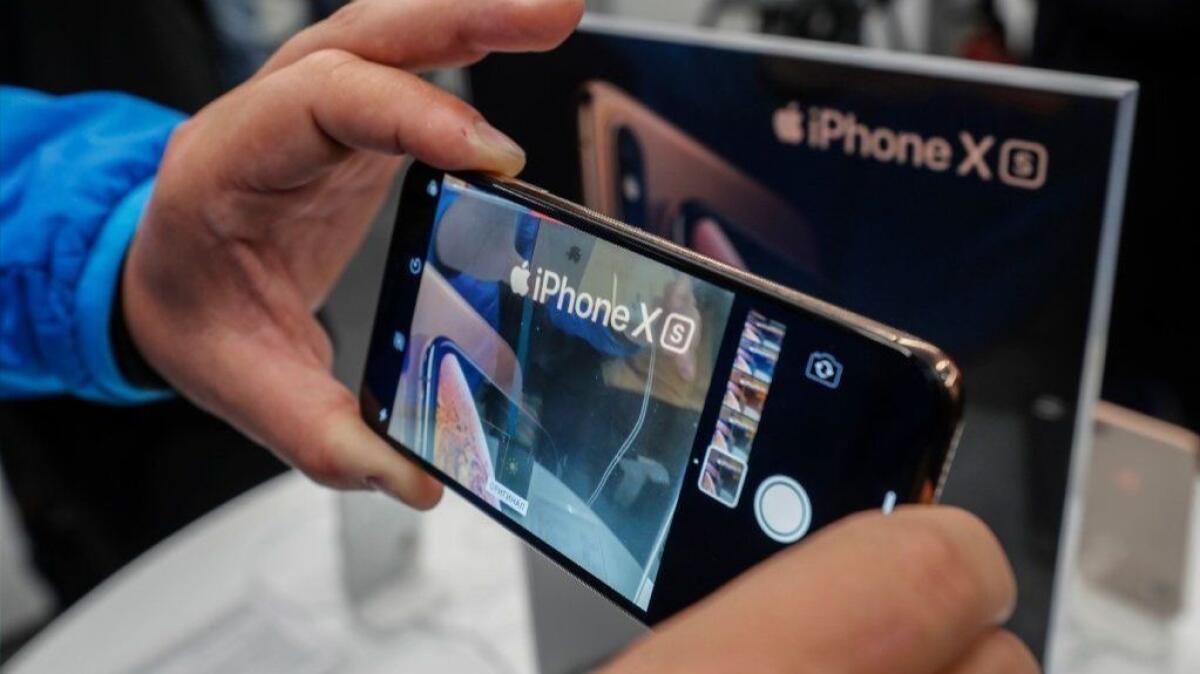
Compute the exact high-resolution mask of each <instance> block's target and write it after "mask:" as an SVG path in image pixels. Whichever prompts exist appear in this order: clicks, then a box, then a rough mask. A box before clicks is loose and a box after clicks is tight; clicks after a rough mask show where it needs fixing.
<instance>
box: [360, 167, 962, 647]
mask: <svg viewBox="0 0 1200 674" xmlns="http://www.w3.org/2000/svg"><path fill="white" fill-rule="evenodd" d="M812 354H822V355H821V359H822V360H821V363H822V365H821V367H820V368H815V369H814V366H812V365H810V360H811V356H812ZM835 369H836V376H835V375H834V370H835ZM363 382H364V383H363V388H362V392H361V404H362V413H363V416H364V418H365V419H366V420H367V421H368V422H369V423H370V424H371V425H372V427H373V428H375V429H376V430H377V431H378V432H379V433H380V435H381V436H382V437H384V438H385V439H387V440H388V441H389V442H390V443H391V444H392V445H393V446H394V447H396V448H397V450H398V451H401V452H403V453H405V454H406V455H408V456H409V457H411V458H413V459H415V460H417V461H419V462H420V463H421V465H423V466H424V467H425V468H426V469H428V470H429V471H430V472H431V473H433V474H434V475H436V476H437V477H439V478H440V479H441V480H442V481H443V482H445V483H446V484H447V485H448V486H449V487H450V488H452V489H453V490H455V491H456V492H457V493H459V494H460V495H462V496H463V497H465V498H467V499H468V500H470V501H471V502H472V503H473V504H475V505H476V506H478V507H479V508H480V509H482V510H483V511H484V512H485V513H487V514H488V515H489V516H490V517H492V518H493V519H494V520H495V521H497V522H498V523H500V524H502V525H504V526H505V527H507V528H508V529H509V530H510V531H512V532H513V533H515V534H517V535H519V536H521V537H522V538H523V539H524V540H525V541H527V542H528V543H529V544H530V545H532V546H534V547H535V548H537V549H538V550H539V551H541V552H542V553H544V554H546V555H548V556H549V557H551V558H552V559H553V560H555V561H556V562H558V563H559V564H561V565H562V566H564V567H565V568H566V569H568V570H569V571H571V572H572V573H574V574H575V575H576V576H578V577H579V578H580V579H581V580H583V581H584V582H585V583H587V584H588V585H589V586H591V587H592V588H594V589H595V590H596V591H598V592H600V593H601V594H603V595H604V596H606V597H608V598H609V599H611V600H612V601H614V602H615V603H617V604H618V605H620V606H621V607H622V608H624V609H625V610H627V611H628V612H630V613H631V614H632V615H633V616H635V617H636V618H638V619H639V620H641V621H643V622H645V623H647V624H654V623H656V622H658V621H660V620H662V619H664V618H666V617H668V616H670V615H672V614H674V613H675V612H677V611H679V610H681V609H683V608H685V607H686V606H688V605H690V604H692V603H694V602H695V601H697V600H699V599H700V598H702V597H703V596H705V595H706V594H708V593H709V592H711V591H712V590H714V589H715V588H717V587H719V586H720V585H721V584H723V583H724V582H726V581H728V580H729V579H731V578H733V577H734V576H736V575H738V574H739V573H741V572H742V571H744V570H746V569H747V568H749V567H750V566H753V565H754V564H756V563H758V562H759V561H761V560H763V559H765V558H766V557H768V556H770V555H771V554H773V553H774V552H777V551H778V550H779V549H780V548H781V547H782V546H784V545H788V544H791V543H793V542H796V541H798V540H802V539H803V538H804V537H805V536H806V535H807V534H808V532H810V531H812V530H816V529H818V528H820V527H822V526H825V525H827V524H829V523H830V522H833V521H835V520H836V519H838V518H840V517H843V516H845V515H848V514H850V513H853V512H856V511H859V510H865V509H871V508H880V507H882V506H883V504H884V503H885V502H887V500H888V499H892V501H893V502H895V501H897V500H898V501H899V502H901V503H905V502H928V501H931V500H933V499H934V498H935V497H936V493H937V491H938V489H939V487H940V484H941V482H942V480H943V479H944V476H945V473H946V467H947V465H948V463H949V457H950V455H951V451H950V450H951V448H952V446H953V443H954V440H955V438H956V433H957V429H958V426H959V415H960V411H959V410H960V406H961V392H960V382H959V378H958V372H957V369H956V368H955V366H954V364H953V363H952V361H951V360H950V359H949V358H948V357H946V356H945V355H944V354H942V353H941V352H940V351H938V350H937V349H936V348H935V347H933V346H931V345H929V344H927V343H925V342H923V341H921V340H919V339H917V338H915V337H911V336H909V335H905V334H903V333H901V332H899V331H896V330H893V329H891V328H887V327H886V326H882V325H879V324H877V323H874V322H872V321H870V320H868V319H865V318H862V317H859V316H855V315H853V314H851V313H849V312H846V311H844V310H841V309H839V308H836V307H833V306H831V305H828V304H825V303H822V302H819V301H817V300H814V299H812V298H809V297H807V296H804V295H801V294H799V293H796V292H794V291H791V290H788V289H785V288H782V287H780V286H775V285H772V284H770V283H768V282H766V281H763V280H762V279H759V278H757V277H753V276H750V275H748V274H745V273H744V272H740V271H737V270H735V269H733V268H730V267H726V266H724V265H721V264H719V263H717V262H715V261H712V260H708V259H706V258H702V257H700V256H698V255H696V254H695V253H692V252H690V251H687V250H686V249H683V248H680V247H678V246H676V245H674V244H671V243H669V242H667V241H664V240H661V239H658V238H657V237H654V236H652V235H649V234H646V233H644V232H640V231H638V230H635V229H633V228H630V227H628V226H626V225H623V224H621V223H618V222H615V221H612V220H609V219H608V218H605V217H604V216H601V215H599V214H596V213H594V212H591V211H588V210H587V209H585V208H583V207H581V206H577V205H575V204H571V203H569V202H566V201H563V200H560V199H557V198H556V197H553V196H551V195H549V194H546V193H545V192H542V191H540V190H538V189H537V188H535V187H532V186H529V185H525V184H524V183H521V182H519V181H515V180H511V179H505V178H499V177H492V176H486V175H480V174H470V173H464V174H452V173H445V172H441V171H437V170H434V169H432V168H429V167H426V166H423V165H420V164H415V165H413V166H412V167H411V168H410V169H409V172H408V175H407V177H406V179H405V183H404V186H403V189H402V194H401V204H400V209H399V212H398V214H397V220H396V228H395V231H394V234H393V239H392V244H391V248H390V251H389V261H388V265H387V270H386V272H385V277H384V280H383V287H382V290H381V293H380V300H379V306H378V310H377V313H376V319H375V327H374V331H373V335H372V341H371V346H370V349H369V353H368V358H367V364H366V371H365V373H364V379H363ZM889 507H890V506H889Z"/></svg>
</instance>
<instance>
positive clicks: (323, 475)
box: [297, 443, 346, 488]
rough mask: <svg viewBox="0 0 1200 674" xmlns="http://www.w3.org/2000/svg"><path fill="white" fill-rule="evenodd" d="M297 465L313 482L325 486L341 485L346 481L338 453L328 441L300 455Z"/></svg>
mask: <svg viewBox="0 0 1200 674" xmlns="http://www.w3.org/2000/svg"><path fill="white" fill-rule="evenodd" d="M297 467H298V468H299V469H300V470H301V471H302V472H303V473H304V474H305V475H307V476H309V477H310V478H312V480H313V481H314V482H318V483H320V484H322V485H325V486H326V487H335V488H336V487H341V486H343V485H345V483H346V474H345V469H344V467H343V466H342V462H341V457H340V453H339V452H338V451H337V450H336V449H335V448H334V447H333V446H332V445H330V444H329V443H322V444H321V445H319V446H317V447H315V448H313V449H312V450H310V451H308V452H307V453H305V454H304V455H302V456H301V457H300V459H299V460H298V461H297Z"/></svg>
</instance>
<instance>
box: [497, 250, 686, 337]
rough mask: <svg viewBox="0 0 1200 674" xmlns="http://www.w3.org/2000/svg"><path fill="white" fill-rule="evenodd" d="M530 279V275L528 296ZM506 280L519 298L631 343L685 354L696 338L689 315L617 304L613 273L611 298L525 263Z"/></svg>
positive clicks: (617, 281) (616, 283)
mask: <svg viewBox="0 0 1200 674" xmlns="http://www.w3.org/2000/svg"><path fill="white" fill-rule="evenodd" d="M530 276H533V288H532V290H533V292H532V294H531V293H530V284H529V279H530ZM508 281H509V286H510V287H511V288H512V291H513V293H515V294H517V295H519V296H521V297H529V298H530V299H532V300H533V301H534V302H537V303H538V304H548V303H551V304H553V305H554V307H555V308H556V309H557V310H558V311H565V312H567V313H569V314H572V315H574V316H577V317H578V318H581V319H583V320H585V321H591V322H592V323H595V324H597V325H601V326H603V327H606V328H609V329H611V330H612V331H614V332H616V333H618V334H622V335H625V336H627V337H629V338H630V339H631V340H632V341H634V342H639V341H643V342H644V343H645V344H646V345H648V346H653V345H654V344H655V343H657V344H658V345H659V346H661V347H662V348H663V349H665V350H667V351H670V352H671V353H686V352H687V351H688V349H690V348H691V346H692V341H693V338H694V337H695V336H696V320H695V319H694V318H692V317H691V316H686V315H684V314H681V313H678V312H674V311H672V312H669V313H666V314H665V316H664V311H663V309H662V307H653V308H651V306H650V305H648V304H646V303H645V302H638V303H637V304H636V306H634V307H633V308H631V307H630V306H629V305H626V304H622V303H620V302H618V301H617V300H616V295H617V286H618V285H619V280H618V278H617V276H616V274H614V275H613V277H612V297H597V296H593V295H592V294H590V293H587V292H583V291H579V290H577V289H576V288H574V287H572V286H571V280H570V279H569V278H568V277H567V276H566V275H565V274H559V273H558V272H555V271H552V270H550V269H543V268H541V267H538V268H537V271H536V272H533V271H531V270H530V268H529V262H528V261H526V262H524V263H522V264H521V265H519V266H514V267H513V268H512V271H511V272H510V273H509V276H508Z"/></svg>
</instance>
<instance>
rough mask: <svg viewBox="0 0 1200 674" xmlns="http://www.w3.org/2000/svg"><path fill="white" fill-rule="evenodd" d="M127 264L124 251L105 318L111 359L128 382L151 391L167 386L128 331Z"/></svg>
mask: <svg viewBox="0 0 1200 674" xmlns="http://www.w3.org/2000/svg"><path fill="white" fill-rule="evenodd" d="M128 265H129V255H128V253H126V255H125V259H124V260H123V261H122V262H121V270H120V272H119V273H118V276H117V289H116V292H115V293H114V294H113V310H112V315H111V319H110V321H109V330H108V334H109V341H110V342H111V344H112V350H113V358H114V359H115V360H116V364H117V369H118V370H119V371H120V373H121V375H122V376H124V377H125V380H126V381H128V382H129V383H130V384H131V385H133V386H135V387H137V388H141V389H151V390H158V389H165V388H169V386H168V384H167V382H166V380H165V379H163V378H162V376H161V375H159V374H158V372H157V371H156V370H155V369H154V368H153V367H152V366H151V365H150V363H149V362H147V361H146V358H145V357H144V356H143V355H142V351H141V349H139V348H138V345H137V342H135V341H134V339H133V334H132V333H131V332H130V325H129V319H128V317H127V316H126V310H127V301H126V293H125V286H126V284H127V283H128V280H127V276H128V274H127V272H128V269H127V267H128Z"/></svg>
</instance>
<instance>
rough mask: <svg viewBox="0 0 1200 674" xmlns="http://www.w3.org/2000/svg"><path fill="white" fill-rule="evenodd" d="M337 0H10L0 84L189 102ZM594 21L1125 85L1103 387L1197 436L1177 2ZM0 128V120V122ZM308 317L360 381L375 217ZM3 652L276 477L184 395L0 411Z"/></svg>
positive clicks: (704, 9)
mask: <svg viewBox="0 0 1200 674" xmlns="http://www.w3.org/2000/svg"><path fill="white" fill-rule="evenodd" d="M339 4H341V3H340V2H338V1H337V0H207V1H206V0H116V1H114V2H109V3H95V2H87V1H85V0H6V2H4V3H3V5H2V6H0V82H3V83H5V84H14V85H19V86H26V87H31V88H35V89H40V90H43V91H49V92H54V93H70V92H76V91H85V90H94V89H116V90H121V91H126V92H129V93H132V94H135V95H138V96H142V97H145V98H148V99H150V100H154V101H157V102H159V103H162V104H163V105H167V106H170V107H174V108H177V109H180V110H183V111H185V112H195V111H196V110H198V109H199V108H200V107H202V106H203V105H205V104H206V103H207V102H208V101H211V100H212V99H214V98H215V97H217V96H219V95H220V94H221V93H223V92H224V91H227V90H228V89H230V88H232V87H234V86H237V84H238V83H239V82H241V81H243V80H244V79H245V78H247V77H248V76H249V75H251V74H252V73H253V72H254V70H255V69H256V68H257V67H258V65H259V64H260V63H261V62H262V61H263V60H264V59H265V58H266V57H267V56H268V55H269V54H270V53H271V52H272V51H273V50H274V49H275V48H276V47H278V46H279V45H280V44H281V43H282V42H283V41H284V40H286V39H287V38H288V37H289V36H290V35H292V34H293V33H295V32H296V31H297V30H299V29H301V28H302V27H303V26H305V25H307V24H309V23H312V22H313V21H316V20H319V19H321V18H322V17H324V16H327V15H328V14H329V13H330V12H332V11H335V10H336V8H337V6H338V5H339ZM588 4H589V7H590V8H591V9H592V10H594V11H598V12H609V13H618V14H623V15H631V16H639V17H644V18H651V19H657V20H663V21H670V22H677V23H683V24H691V25H707V26H717V27H721V28H725V29H729V30H737V31H750V32H766V33H774V34H781V35H790V36H797V37H805V38H810V39H815V40H822V41H833V42H841V43H848V44H861V45H866V46H869V47H873V48H879V49H886V50H896V51H907V52H920V53H930V54H938V55H945V56H951V57H956V58H963V59H974V60H984V61H994V62H1003V63H1017V64H1025V65H1032V66H1035V67H1045V68H1053V69H1059V70H1066V71H1072V72H1082V73H1093V74H1101V75H1110V76H1116V77H1122V78H1128V79H1132V80H1136V81H1138V82H1139V83H1140V85H1141V92H1140V95H1139V101H1138V113H1137V125H1136V135H1135V140H1134V145H1133V148H1134V149H1133V156H1132V166H1131V170H1130V174H1129V175H1130V177H1129V190H1128V193H1127V198H1126V209H1125V219H1124V225H1123V231H1122V241H1121V252H1120V261H1119V266H1118V273H1117V282H1116V294H1115V299H1114V310H1113V318H1112V324H1111V329H1110V333H1109V341H1108V358H1107V364H1106V368H1105V380H1104V390H1103V397H1104V398H1105V399H1106V400H1109V401H1112V402H1116V403H1119V404H1121V405H1123V406H1125V407H1128V408H1131V409H1134V410H1138V411H1141V412H1144V413H1146V414H1148V415H1151V416H1153V417H1156V418H1158V419H1161V420H1165V421H1168V422H1171V423H1173V424H1177V425H1180V426H1183V427H1186V428H1190V429H1192V430H1196V431H1200V358H1197V357H1196V356H1195V355H1194V354H1193V347H1194V344H1195V341H1196V340H1195V338H1194V337H1192V336H1191V334H1190V332H1187V331H1186V326H1187V325H1190V324H1191V316H1190V315H1189V314H1190V313H1191V312H1190V311H1189V310H1188V309H1187V307H1188V306H1191V305H1194V302H1192V301H1187V300H1185V301H1183V302H1181V301H1180V297H1181V296H1182V297H1185V298H1186V297H1187V295H1186V294H1185V293H1187V291H1188V290H1189V289H1191V288H1195V287H1196V281H1195V279H1194V278H1192V271H1191V270H1192V269H1193V268H1194V264H1193V259H1192V258H1193V256H1194V255H1195V253H1194V251H1196V250H1197V243H1200V241H1198V239H1200V234H1198V233H1197V228H1196V227H1195V226H1194V225H1193V224H1192V221H1193V220H1194V218H1190V217H1188V216H1187V215H1186V214H1187V213H1190V212H1191V211H1190V209H1189V208H1188V207H1189V206H1190V194H1189V192H1188V190H1187V186H1185V185H1184V180H1185V179H1186V178H1188V177H1190V175H1194V171H1193V172H1190V174H1189V172H1188V171H1182V170H1178V169H1179V167H1180V166H1181V165H1182V157H1184V156H1189V155H1190V150H1189V148H1190V147H1191V146H1192V145H1194V142H1195V141H1194V140H1190V139H1182V138H1181V136H1184V135H1187V134H1186V133H1185V131H1184V130H1185V129H1187V128H1188V127H1187V126H1186V124H1185V120H1184V114H1185V111H1188V110H1190V106H1189V105H1187V104H1186V100H1185V97H1187V96H1188V95H1189V94H1190V93H1191V92H1190V87H1188V86H1187V83H1188V82H1191V81H1194V78H1195V75H1194V73H1193V72H1190V71H1187V72H1185V68H1186V67H1187V66H1188V64H1191V63H1193V62H1194V60H1195V57H1194V56H1191V57H1189V56H1187V54H1189V53H1191V48H1190V44H1189V40H1190V39H1191V38H1192V37H1193V35H1194V34H1196V33H1197V32H1198V31H1200V19H1198V13H1197V5H1196V3H1193V2H1186V1H1185V0H1142V1H1141V2H1121V1H1120V0H1041V1H1035V0H894V1H890V0H604V1H592V2H589V3H588ZM0 123H2V122H0ZM380 222H381V223H382V225H381V226H378V227H376V229H375V231H373V232H372V234H371V237H372V238H371V240H370V241H368V243H367V245H366V246H364V248H363V251H362V253H361V254H360V257H359V258H358V259H356V261H355V262H354V263H353V264H352V266H351V268H350V269H349V271H348V272H347V275H346V277H345V278H344V279H343V280H342V282H341V283H340V284H339V286H338V288H337V289H336V291H335V292H334V294H333V296H332V297H331V300H330V302H329V304H328V307H327V308H326V309H325V310H324V311H323V312H322V319H323V321H324V322H325V324H326V325H327V326H328V327H329V329H330V331H331V333H332V335H333V338H334V342H335V345H336V346H337V349H338V352H337V361H336V365H335V368H336V371H337V374H338V376H339V377H340V378H342V380H343V381H345V382H346V383H347V384H349V385H350V386H352V387H354V388H356V387H357V384H358V378H359V376H360V374H361V364H362V358H363V353H364V349H365V345H366V340H367V333H368V331H369V330H370V317H371V314H372V311H373V309H374V301H375V293H376V291H377V286H378V281H379V277H378V270H379V268H380V267H381V265H382V262H383V260H382V256H383V255H384V251H385V250H386V245H385V244H386V241H387V237H388V235H389V231H388V229H389V227H390V222H388V221H387V219H386V218H383V219H381V221H380ZM0 460H2V464H0V465H2V476H3V477H2V479H0V492H2V494H0V495H2V498H3V504H2V512H0V596H2V597H3V610H2V612H0V658H5V657H7V656H9V655H10V654H12V653H13V652H14V651H15V650H17V649H18V648H19V647H20V646H21V645H22V644H23V643H25V642H26V641H27V640H28V639H30V638H31V637H32V636H34V635H35V634H36V633H37V632H38V631H39V629H41V628H42V627H43V626H45V625H46V624H48V623H49V622H50V621H52V620H53V619H54V618H55V616H57V615H59V614H60V613H61V612H62V611H64V610H66V609H68V608H69V607H70V606H71V605H72V604H73V603H75V602H76V601H78V600H79V599H80V598H81V597H83V596H84V595H85V594H86V593H87V592H88V591H89V590H91V589H92V588H94V587H95V586H96V585H97V584H99V583H100V582H101V581H103V580H104V579H105V578H107V577H109V576H110V575H111V574H113V573H114V572H115V571H117V570H118V569H120V568H121V567H122V566H124V565H126V564H127V563H128V562H129V561H131V560H132V559H134V558H135V557H137V556H138V555H139V554H141V553H142V552H144V551H145V550H147V549H148V548H150V547H151V546H153V545H154V544H155V543H157V542H158V541H160V540H162V539H163V538H165V537H166V536H169V535H170V534H172V533H173V532H175V531H177V530H179V529H180V528H181V527H183V526H185V525H187V524H188V523H189V522H192V521H193V520H195V519H196V518H198V517H200V516H201V515H203V514H205V513H207V512H209V511H211V510H212V509H213V508H215V507H217V506H218V505H220V504H222V503H225V502H227V501H228V500H230V499H231V498H233V497H235V496H237V495H239V494H241V493H243V492H244V491H246V490H248V489H250V488H251V487H253V486H255V485H257V484H259V483H261V482H263V481H265V480H267V479H269V478H271V477H273V476H276V475H278V474H279V473H281V472H282V471H283V470H284V466H283V465H282V464H280V463H278V462H277V461H275V460H274V459H273V458H272V457H271V455H270V454H269V453H267V452H265V451H263V450H262V449H261V448H258V447H255V446H254V445H253V444H252V443H251V442H250V441H248V440H246V439H244V438H242V437H240V436H239V435H238V434H237V433H236V432H235V431H233V430H232V429H230V428H229V427H227V426H226V425H224V424H223V423H221V422H219V421H217V420H216V419H213V418H212V417H210V416H208V415H207V414H205V413H204V412H202V411H200V410H198V409H196V408H194V407H193V406H191V405H190V404H188V403H187V402H185V401H182V400H172V401H167V402H163V403H157V404H154V405H149V406H145V407H139V408H136V409H134V408H127V409H114V408H111V407H102V406H96V405H92V404H90V403H86V402H83V401H79V400H74V399H68V398H54V399H44V400H34V401H20V402H3V403H0Z"/></svg>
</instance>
